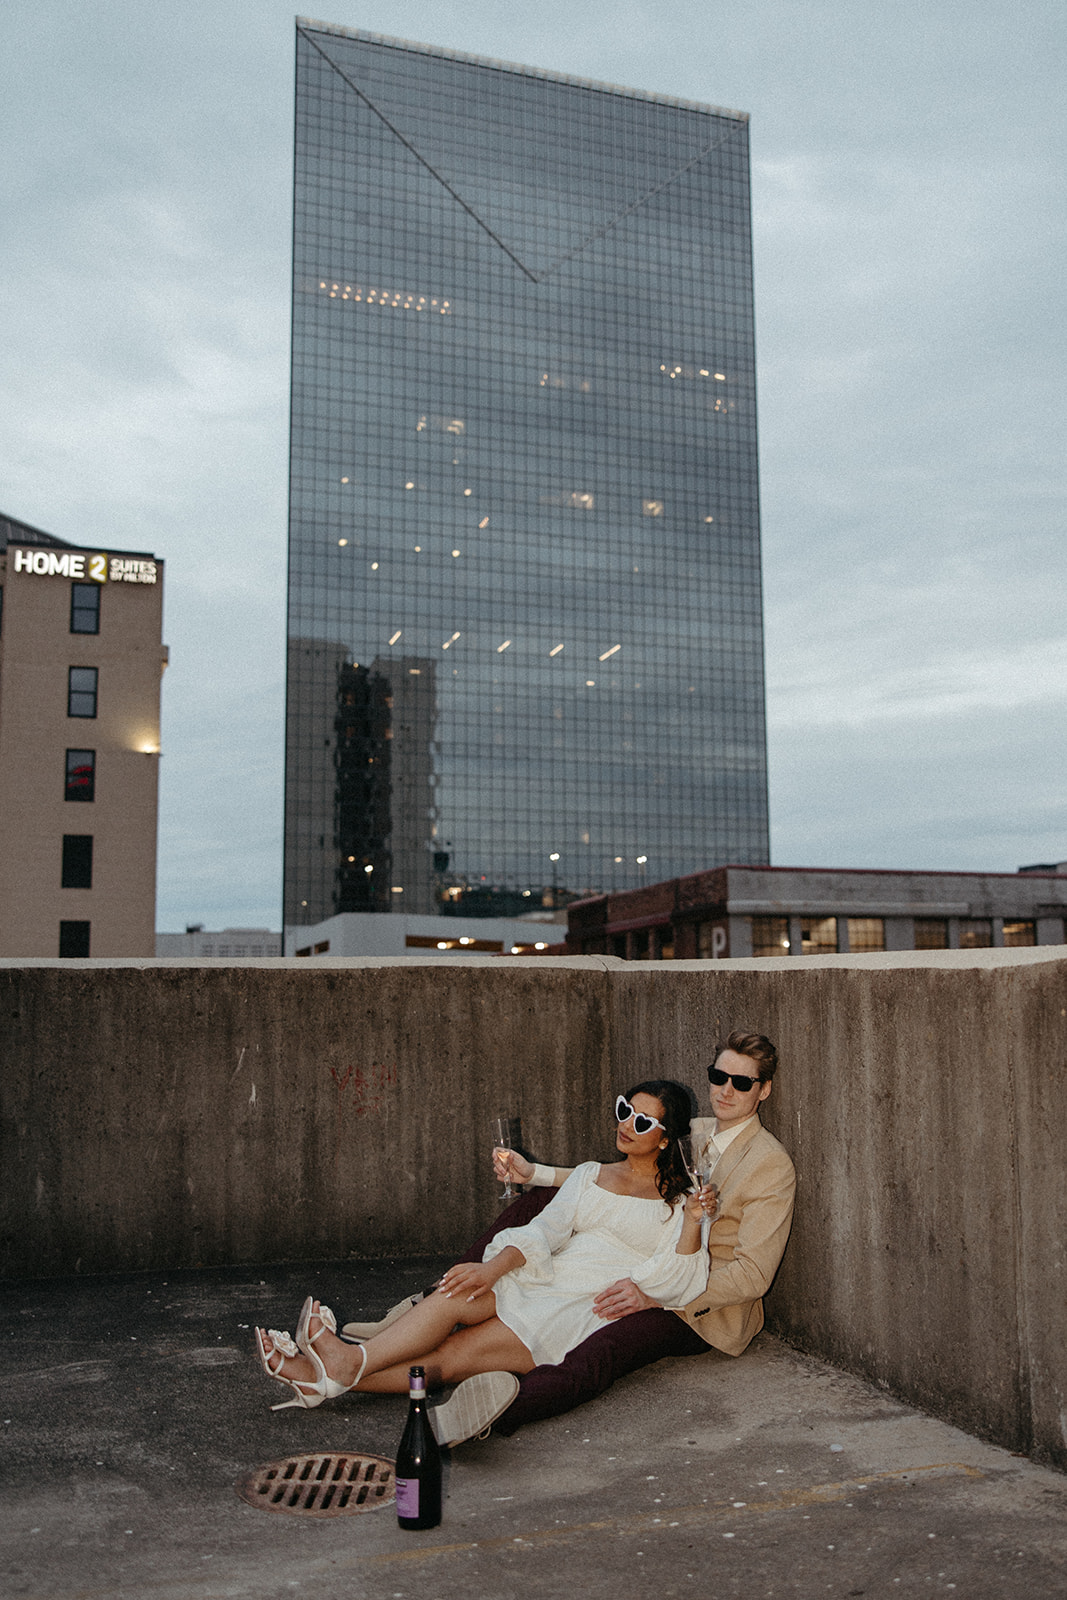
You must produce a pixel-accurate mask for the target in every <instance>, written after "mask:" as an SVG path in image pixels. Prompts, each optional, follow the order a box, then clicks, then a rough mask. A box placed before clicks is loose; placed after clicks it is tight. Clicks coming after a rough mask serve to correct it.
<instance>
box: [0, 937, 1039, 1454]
mask: <svg viewBox="0 0 1067 1600" xmlns="http://www.w3.org/2000/svg"><path fill="white" fill-rule="evenodd" d="M741 1025H747V1026H755V1027H758V1028H760V1029H761V1030H762V1031H765V1032H767V1033H769V1034H770V1035H771V1036H772V1037H773V1038H774V1039H775V1040H776V1042H777V1043H778V1045H779V1047H780V1049H781V1053H782V1060H783V1068H782V1072H781V1074H780V1077H779V1079H778V1080H777V1081H776V1084H775V1091H774V1093H773V1095H772V1096H771V1099H770V1100H769V1102H768V1104H767V1118H766V1120H767V1122H768V1124H769V1125H770V1126H771V1127H772V1129H773V1131H774V1132H776V1133H777V1134H778V1136H779V1137H780V1138H781V1139H782V1140H783V1142H784V1143H785V1144H786V1146H787V1147H788V1148H789V1149H790V1151H791V1152H792V1154H793V1157H794V1159H795V1161H796V1165H797V1169H798V1172H799V1175H800V1190H799V1204H798V1212H797V1221H796V1225H795V1228H794V1236H793V1240H792V1243H791V1245H790V1248H789V1251H788V1253H787V1255H786V1260H785V1263H784V1266H783V1268H782V1271H781V1273H780V1274H779V1278H778V1281H777V1283H776V1285H775V1287H774V1289H773V1291H772V1294H771V1296H770V1297H769V1300H768V1313H769V1320H770V1324H771V1326H772V1327H773V1329H774V1330H775V1331H776V1332H778V1333H779V1334H781V1335H782V1336H784V1337H785V1338H787V1339H789V1340H790V1341H791V1342H792V1343H793V1344H794V1345H796V1346H799V1347H801V1348H803V1349H805V1350H807V1351H810V1352H811V1353H813V1354H818V1355H820V1356H823V1357H825V1358H826V1359H828V1360H830V1361H832V1362H834V1363H835V1364H837V1365H839V1366H842V1367H845V1368H847V1369H848V1370H850V1371H853V1372H856V1373H858V1374H860V1375H862V1376H864V1377H867V1378H870V1379H872V1380H873V1381H875V1382H877V1383H880V1384H884V1385H886V1386H887V1387H889V1388H890V1389H892V1390H893V1391H894V1392H896V1393H898V1394H901V1395H903V1396H905V1397H906V1398H907V1399H909V1400H912V1401H914V1402H915V1403H917V1404H919V1405H921V1406H924V1407H926V1408H928V1409H930V1410H932V1411H934V1412H935V1413H937V1414H939V1415H941V1416H944V1417H947V1418H948V1419H949V1420H951V1421H953V1422H956V1423H958V1424H959V1425H960V1426H962V1427H964V1428H966V1429H967V1430H968V1431H970V1432H973V1433H977V1434H980V1435H984V1436H986V1437H989V1438H993V1439H995V1440H997V1441H998V1442H1000V1443H1002V1444H1005V1445H1007V1446H1008V1447H1009V1448H1012V1449H1016V1450H1024V1451H1028V1452H1033V1453H1034V1454H1036V1455H1037V1456H1038V1457H1040V1458H1041V1459H1044V1460H1047V1461H1052V1462H1054V1463H1056V1464H1058V1465H1060V1466H1063V1467H1067V1338H1065V1336H1064V1335H1065V1328H1064V1322H1065V1320H1067V1319H1065V1311H1064V1308H1065V1306H1067V1251H1065V1249H1064V1244H1063V1241H1064V1239H1065V1238H1067V1182H1065V1178H1067V1170H1065V1169H1067V1144H1065V1141H1064V1138H1063V1133H1062V1117H1063V1106H1064V1102H1065V1098H1067V1043H1065V1041H1067V950H1064V949H1063V948H1062V947H1056V948H1050V947H1038V948H1036V949H1027V950H979V951H946V952H933V953H928V952H927V953H924V952H913V951H906V952H899V953H878V954H871V955H859V956H831V957H823V958H816V957H805V958H803V959H798V958H791V957H784V958H773V959H765V960H755V959H753V960H737V961H718V962H710V961H709V962H704V961H693V962H674V963H666V962H661V963H640V964H639V963H625V962H620V961H618V960H616V959H614V958H612V957H599V956H598V957H569V958H561V959H553V958H547V957H542V958H533V959H526V960H524V959H522V958H514V959H508V960H501V959H497V958H493V957H478V956H474V957H462V958H456V959H455V960H454V961H451V962H450V963H449V964H448V965H447V966H445V965H444V964H442V963H439V962H434V961H420V960H417V959H408V958H390V959H383V960H366V959H360V960H356V959H345V958H337V959H332V958H327V959H325V960H320V961H318V962H316V963H315V964H314V965H312V964H310V963H308V962H307V961H306V960H284V959H282V958H272V959H264V960H258V961H256V960H251V961H243V962H223V961H218V960H214V961H195V960H185V961H178V962H159V961H112V962H105V961H88V962H74V961H35V962H12V961H6V962H3V963H0V1052H2V1059H3V1063H4V1071H3V1075H2V1077H0V1162H2V1170H3V1172H4V1183H3V1185H2V1186H0V1271H2V1272H3V1273H4V1274H6V1275H8V1276H11V1277H35V1276H48V1275H57V1274H62V1273H69V1272H101V1271H109V1270H122V1271H130V1270H140V1269H146V1268H167V1269H171V1268H175V1267H182V1266H198V1265H203V1266H210V1265H220V1264H225V1263H233V1262H239V1261H256V1260H259V1261H264V1260H296V1259H301V1258H304V1259H310V1258H318V1259H327V1258H332V1259H338V1258H344V1257H350V1258H367V1259H370V1258H381V1257H386V1256H398V1255H407V1254H423V1253H427V1252H450V1251H453V1250H456V1249H457V1248H458V1247H460V1246H461V1245H463V1244H465V1243H466V1241H467V1240H468V1238H470V1237H471V1236H472V1235H473V1234H474V1233H475V1232H476V1231H477V1230H479V1229H480V1228H481V1226H483V1224H484V1217H485V1215H486V1212H487V1210H489V1209H491V1207H492V1205H493V1203H494V1196H495V1193H496V1186H495V1185H494V1183H493V1180H492V1177H491V1174H490V1169H489V1160H488V1149H489V1130H488V1120H489V1118H490V1117H491V1116H492V1115H493V1114H494V1113H496V1112H497V1111H498V1110H505V1109H506V1110H513V1111H515V1112H518V1113H520V1114H521V1117H522V1125H523V1132H524V1136H525V1140H526V1142H527V1144H528V1145H529V1146H530V1147H531V1148H532V1149H533V1150H534V1151H535V1152H536V1153H537V1154H539V1155H540V1156H542V1157H549V1158H552V1159H555V1160H557V1161H560V1162H567V1163H569V1162H573V1161H576V1160H579V1159H582V1158H585V1157H590V1156H592V1157H604V1156H608V1155H610V1153H611V1151H612V1148H613V1135H614V1123H613V1120H612V1116H611V1100H612V1097H613V1095H614V1093H615V1092H616V1091H617V1090H618V1089H620V1088H625V1087H626V1086H627V1084H628V1083H632V1082H633V1081H634V1080H635V1079H637V1078H639V1077H644V1076H648V1075H651V1074H664V1075H668V1076H674V1077H678V1078H680V1079H682V1081H684V1082H687V1083H690V1084H691V1085H692V1086H693V1088H694V1090H696V1092H697V1093H698V1094H699V1095H700V1096H701V1097H702V1098H703V1095H704V1093H705V1087H704V1077H703V1069H704V1067H705V1065H706V1063H707V1060H708V1057H709V1054H710V1049H711V1044H712V1041H713V1040H714V1039H715V1037H716V1036H718V1035H720V1034H722V1033H724V1032H726V1031H728V1030H729V1029H730V1028H732V1027H736V1026H741Z"/></svg>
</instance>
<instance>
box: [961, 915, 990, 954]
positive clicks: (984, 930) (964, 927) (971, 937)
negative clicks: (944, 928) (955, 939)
mask: <svg viewBox="0 0 1067 1600" xmlns="http://www.w3.org/2000/svg"><path fill="white" fill-rule="evenodd" d="M992 943H993V922H992V919H991V918H990V917H961V919H960V949H961V950H988V949H989V948H990V946H991V945H992Z"/></svg>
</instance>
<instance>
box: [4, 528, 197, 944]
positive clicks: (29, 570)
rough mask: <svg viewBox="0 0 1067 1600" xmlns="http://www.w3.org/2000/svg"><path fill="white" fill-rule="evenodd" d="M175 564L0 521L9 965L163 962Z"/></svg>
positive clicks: (5, 859) (5, 870)
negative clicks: (169, 640)
mask: <svg viewBox="0 0 1067 1600" xmlns="http://www.w3.org/2000/svg"><path fill="white" fill-rule="evenodd" d="M162 613H163V563H162V562H161V561H158V560H157V559H156V558H155V556H153V555H151V554H149V553H148V552H145V551H131V550H114V549H110V548H109V549H100V548H99V547H97V546H81V545H74V544H68V543H67V542H66V541H64V540H62V539H57V538H55V537H53V536H52V535H51V534H48V533H42V532H41V530H40V529H39V528H32V527H30V526H29V525H28V524H26V523H23V522H17V521H16V520H15V519H14V518H11V517H5V516H0V816H2V817H3V819H4V829H5V836H6V838H7V840H8V848H7V849H6V850H5V851H4V852H3V857H2V859H0V956H16V957H18V956H151V955H152V954H153V953H154V951H155V903H156V824H157V810H158V783H159V700H160V678H161V676H162V671H163V668H164V666H165V665H166V661H167V649H166V646H165V645H163V644H161V642H160V638H161V629H162Z"/></svg>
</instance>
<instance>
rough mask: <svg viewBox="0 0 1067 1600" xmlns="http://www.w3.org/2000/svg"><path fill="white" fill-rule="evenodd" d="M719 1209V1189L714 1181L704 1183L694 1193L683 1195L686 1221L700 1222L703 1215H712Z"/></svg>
mask: <svg viewBox="0 0 1067 1600" xmlns="http://www.w3.org/2000/svg"><path fill="white" fill-rule="evenodd" d="M718 1209H719V1190H718V1186H717V1185H716V1184H714V1183H706V1184H705V1185H704V1187H703V1188H702V1189H700V1190H698V1191H697V1193H696V1194H687V1195H686V1197H685V1215H686V1219H687V1221H690V1222H700V1221H702V1220H703V1218H704V1217H714V1215H715V1213H716V1212H717V1211H718Z"/></svg>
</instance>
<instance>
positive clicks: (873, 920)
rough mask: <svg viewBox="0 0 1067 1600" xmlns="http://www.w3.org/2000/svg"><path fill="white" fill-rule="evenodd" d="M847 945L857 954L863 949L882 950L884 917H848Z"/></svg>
mask: <svg viewBox="0 0 1067 1600" xmlns="http://www.w3.org/2000/svg"><path fill="white" fill-rule="evenodd" d="M848 947H849V949H850V950H852V951H854V952H855V953H856V954H857V955H859V954H861V953H862V952H863V951H864V950H884V949H885V919H884V918H883V917H849V919H848Z"/></svg>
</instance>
